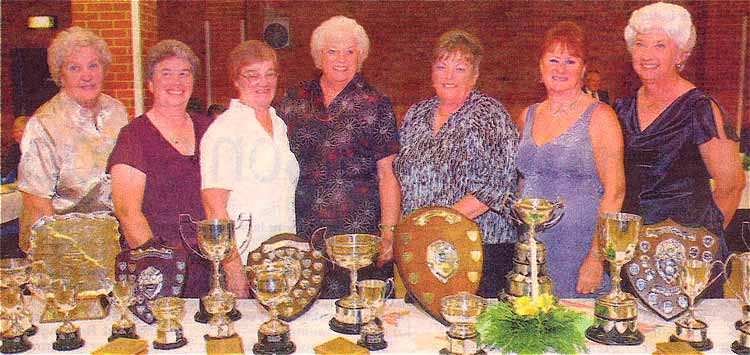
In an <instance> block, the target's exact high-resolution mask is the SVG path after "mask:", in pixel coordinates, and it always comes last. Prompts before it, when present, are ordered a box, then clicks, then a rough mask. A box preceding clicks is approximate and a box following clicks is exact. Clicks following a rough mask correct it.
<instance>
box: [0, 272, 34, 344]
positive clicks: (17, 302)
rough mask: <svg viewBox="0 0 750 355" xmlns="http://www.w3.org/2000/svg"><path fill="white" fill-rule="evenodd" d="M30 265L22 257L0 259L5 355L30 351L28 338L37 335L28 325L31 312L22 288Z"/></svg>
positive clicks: (1, 308)
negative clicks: (4, 323)
mask: <svg viewBox="0 0 750 355" xmlns="http://www.w3.org/2000/svg"><path fill="white" fill-rule="evenodd" d="M30 273H31V262H30V261H29V260H28V259H25V258H8V259H0V314H2V317H0V318H2V319H4V320H5V321H6V322H7V324H6V325H5V326H4V327H3V328H2V335H1V336H0V337H2V341H3V343H2V346H0V352H2V353H4V354H13V353H20V352H23V351H26V350H29V349H31V343H30V342H29V340H28V337H29V336H32V335H34V334H36V330H37V328H36V326H34V325H33V324H32V323H31V310H30V309H29V307H28V304H27V303H26V302H24V297H23V295H22V291H21V285H23V284H25V283H27V282H28V281H29V277H30Z"/></svg>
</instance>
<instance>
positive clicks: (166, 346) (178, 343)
mask: <svg viewBox="0 0 750 355" xmlns="http://www.w3.org/2000/svg"><path fill="white" fill-rule="evenodd" d="M187 342H188V341H187V339H185V338H181V339H179V340H177V341H176V342H174V343H160V342H157V341H156V340H154V341H153V343H152V345H153V346H154V349H158V350H172V349H178V348H181V347H183V346H185V344H187Z"/></svg>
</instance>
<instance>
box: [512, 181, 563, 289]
mask: <svg viewBox="0 0 750 355" xmlns="http://www.w3.org/2000/svg"><path fill="white" fill-rule="evenodd" d="M505 201H506V204H508V205H509V206H508V208H509V209H510V211H511V212H512V218H513V219H514V220H515V221H516V223H519V224H522V225H525V226H526V230H527V231H526V233H525V240H524V238H522V240H520V241H519V242H518V243H517V244H516V255H515V257H514V258H513V271H512V272H510V273H508V275H507V276H506V278H507V280H508V290H506V291H505V292H503V293H502V294H501V295H500V297H499V298H500V299H503V300H504V299H507V298H515V297H523V296H531V297H533V298H536V297H537V296H539V295H543V294H550V295H551V294H552V278H550V277H549V275H547V262H546V256H547V251H546V248H545V246H544V244H543V243H542V242H539V241H537V240H536V237H537V234H538V233H539V232H541V231H544V230H546V229H549V228H551V227H552V226H554V225H555V224H557V222H559V221H560V219H561V218H562V217H563V214H564V209H565V203H564V202H563V200H562V199H561V198H560V197H558V198H557V201H555V202H550V201H548V200H545V199H541V198H522V199H517V200H515V199H513V197H512V196H511V195H508V197H506V200H505Z"/></svg>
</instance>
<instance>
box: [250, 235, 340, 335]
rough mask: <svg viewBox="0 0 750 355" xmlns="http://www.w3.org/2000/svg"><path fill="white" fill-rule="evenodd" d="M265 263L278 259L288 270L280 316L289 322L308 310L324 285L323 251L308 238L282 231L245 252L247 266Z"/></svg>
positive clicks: (277, 261) (324, 266)
mask: <svg viewBox="0 0 750 355" xmlns="http://www.w3.org/2000/svg"><path fill="white" fill-rule="evenodd" d="M264 263H281V264H282V265H283V267H284V269H286V270H287V273H286V279H287V284H289V286H290V287H289V295H288V296H289V297H287V300H286V301H285V302H284V303H282V304H280V305H279V307H278V309H279V318H281V319H283V320H284V321H286V322H289V321H292V320H294V319H296V318H297V317H299V316H301V315H302V314H304V313H305V312H307V310H308V309H310V307H311V306H312V305H313V303H314V302H315V300H316V299H318V295H320V290H321V288H322V287H323V280H324V279H325V273H326V263H325V259H323V254H321V252H319V251H317V250H315V249H313V248H312V247H311V246H310V243H309V242H308V241H306V240H304V239H302V238H300V237H298V236H296V235H294V234H291V233H282V234H277V235H275V236H273V237H271V239H268V240H266V241H265V242H263V243H261V244H260V246H259V247H258V248H257V249H255V250H253V251H251V252H250V254H248V257H247V265H248V267H250V268H252V267H253V266H258V265H261V264H264Z"/></svg>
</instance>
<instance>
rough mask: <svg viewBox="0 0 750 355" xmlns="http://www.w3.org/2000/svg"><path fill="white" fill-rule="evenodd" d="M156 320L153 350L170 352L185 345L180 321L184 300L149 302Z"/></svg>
mask: <svg viewBox="0 0 750 355" xmlns="http://www.w3.org/2000/svg"><path fill="white" fill-rule="evenodd" d="M149 307H150V308H151V311H152V312H153V313H154V318H156V339H155V340H154V342H153V345H154V349H159V350H171V349H177V348H180V347H182V346H184V345H185V344H187V339H185V336H184V335H183V332H182V325H181V324H180V319H182V316H183V315H184V313H185V300H183V299H181V298H177V297H162V298H157V299H155V300H152V301H149Z"/></svg>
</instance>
